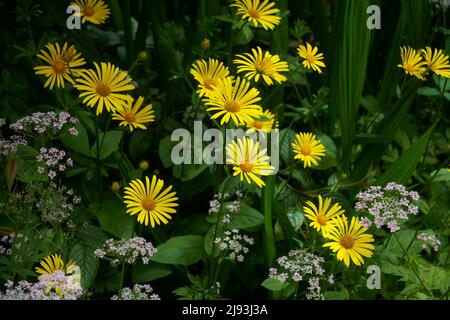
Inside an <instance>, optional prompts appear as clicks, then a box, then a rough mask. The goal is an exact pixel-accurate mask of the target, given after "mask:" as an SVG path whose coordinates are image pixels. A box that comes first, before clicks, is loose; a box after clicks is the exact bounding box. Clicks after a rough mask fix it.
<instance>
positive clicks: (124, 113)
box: [112, 97, 155, 131]
mask: <svg viewBox="0 0 450 320" xmlns="http://www.w3.org/2000/svg"><path fill="white" fill-rule="evenodd" d="M143 101H144V97H139V98H138V99H137V100H136V101H135V102H134V103H133V102H132V101H128V103H127V105H125V106H124V105H119V106H117V107H116V110H115V111H116V112H115V113H113V115H112V119H113V120H119V121H120V123H119V126H124V127H126V126H129V128H130V131H133V129H134V128H139V129H143V130H146V129H147V127H146V126H145V125H144V124H146V123H149V122H153V121H155V115H154V111H153V107H152V105H151V104H149V105H147V106H145V107H143V108H142V109H141V106H142V102H143ZM139 109H140V110H139Z"/></svg>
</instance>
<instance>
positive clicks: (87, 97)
mask: <svg viewBox="0 0 450 320" xmlns="http://www.w3.org/2000/svg"><path fill="white" fill-rule="evenodd" d="M94 65H95V70H93V69H88V70H86V72H84V73H83V74H82V75H81V77H80V78H78V79H77V82H78V84H77V85H75V87H76V88H77V89H78V90H79V91H80V92H81V93H80V98H82V97H84V100H83V103H85V104H87V105H88V106H89V107H94V106H97V115H99V114H100V113H102V112H103V106H104V107H105V108H106V110H107V111H109V112H110V111H115V110H116V109H117V108H118V107H119V106H123V107H125V108H126V107H127V104H129V102H130V101H132V100H133V98H132V97H131V96H129V95H125V94H121V93H119V92H123V91H128V90H133V89H134V86H133V85H132V84H131V83H130V82H131V81H132V79H131V78H130V77H129V76H128V73H127V72H124V71H120V70H119V68H117V67H116V66H114V65H113V64H111V63H109V62H108V63H104V62H102V63H101V64H100V66H99V65H98V64H97V63H96V62H94Z"/></svg>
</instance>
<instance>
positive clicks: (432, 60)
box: [422, 47, 450, 78]
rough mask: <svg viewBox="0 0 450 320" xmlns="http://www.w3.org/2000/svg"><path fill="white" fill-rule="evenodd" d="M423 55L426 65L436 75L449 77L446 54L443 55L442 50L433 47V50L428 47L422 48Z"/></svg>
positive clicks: (449, 64)
mask: <svg viewBox="0 0 450 320" xmlns="http://www.w3.org/2000/svg"><path fill="white" fill-rule="evenodd" d="M422 53H423V56H424V58H425V62H426V64H427V67H428V68H430V69H431V71H433V72H434V73H436V74H437V75H438V76H442V77H444V78H450V63H449V62H448V56H447V55H445V54H444V53H443V52H442V50H439V51H438V49H434V52H433V51H432V50H431V48H430V47H426V48H425V49H422Z"/></svg>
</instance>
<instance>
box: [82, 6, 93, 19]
mask: <svg viewBox="0 0 450 320" xmlns="http://www.w3.org/2000/svg"><path fill="white" fill-rule="evenodd" d="M94 12H95V11H94V8H92V7H86V8H84V14H85V15H87V16H88V17H92V16H93V15H94Z"/></svg>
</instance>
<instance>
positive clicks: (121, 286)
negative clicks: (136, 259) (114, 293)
mask: <svg viewBox="0 0 450 320" xmlns="http://www.w3.org/2000/svg"><path fill="white" fill-rule="evenodd" d="M125 274H126V264H125V262H122V269H121V271H120V289H122V288H123V287H124V286H125Z"/></svg>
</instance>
